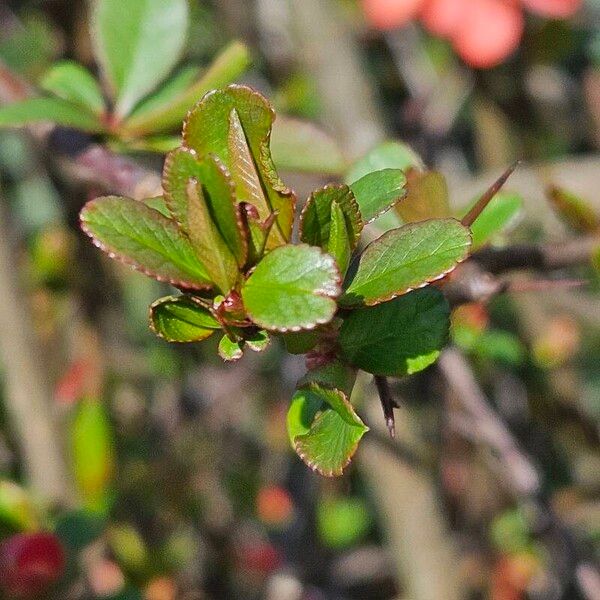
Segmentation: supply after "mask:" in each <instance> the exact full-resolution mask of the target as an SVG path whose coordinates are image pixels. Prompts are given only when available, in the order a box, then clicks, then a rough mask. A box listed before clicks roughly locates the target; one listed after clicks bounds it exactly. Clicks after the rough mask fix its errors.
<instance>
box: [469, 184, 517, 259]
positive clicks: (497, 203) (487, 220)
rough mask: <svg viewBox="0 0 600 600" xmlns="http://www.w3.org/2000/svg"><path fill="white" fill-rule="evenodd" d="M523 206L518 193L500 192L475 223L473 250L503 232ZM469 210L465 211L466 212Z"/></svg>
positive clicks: (473, 228)
mask: <svg viewBox="0 0 600 600" xmlns="http://www.w3.org/2000/svg"><path fill="white" fill-rule="evenodd" d="M522 208H523V199H522V198H521V196H519V195H518V194H511V193H508V192H498V193H497V194H496V195H495V196H494V198H492V200H491V201H490V203H489V204H488V205H487V206H486V207H485V208H484V209H483V211H482V212H481V214H480V215H479V216H478V217H477V219H476V220H475V222H474V223H473V225H471V234H472V236H473V250H475V249H477V248H481V246H484V245H485V244H486V243H487V242H489V241H490V239H492V238H493V237H494V236H495V235H497V234H499V233H502V232H503V231H505V230H506V229H507V228H508V227H510V225H511V223H513V222H514V221H515V220H516V219H517V218H518V216H519V213H520V212H521V210H522ZM467 212H468V210H465V211H464V214H466V213H467Z"/></svg>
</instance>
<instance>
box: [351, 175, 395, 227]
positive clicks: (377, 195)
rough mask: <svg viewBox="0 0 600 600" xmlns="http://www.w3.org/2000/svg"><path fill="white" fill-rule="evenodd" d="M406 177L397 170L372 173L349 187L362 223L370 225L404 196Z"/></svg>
mask: <svg viewBox="0 0 600 600" xmlns="http://www.w3.org/2000/svg"><path fill="white" fill-rule="evenodd" d="M405 187H406V177H405V175H404V173H403V172H402V171H400V170H399V169H382V170H381V171H373V172H372V173H369V174H368V175H365V176H364V177H361V178H360V179H359V180H358V181H355V182H354V183H352V184H351V185H350V189H351V190H352V192H353V193H354V196H355V198H356V201H357V202H358V206H359V208H360V214H361V216H362V220H363V223H365V224H366V223H371V221H374V220H375V219H376V218H377V217H379V216H380V215H382V214H383V213H385V212H387V211H388V210H389V209H390V208H392V207H393V206H394V205H395V204H396V203H397V202H398V201H399V200H401V199H402V198H404V197H405V196H406V189H405Z"/></svg>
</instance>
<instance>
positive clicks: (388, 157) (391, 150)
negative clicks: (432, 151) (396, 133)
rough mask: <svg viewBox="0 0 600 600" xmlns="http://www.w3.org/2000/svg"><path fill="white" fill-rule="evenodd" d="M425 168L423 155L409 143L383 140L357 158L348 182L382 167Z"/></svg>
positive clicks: (349, 173) (347, 178)
mask: <svg viewBox="0 0 600 600" xmlns="http://www.w3.org/2000/svg"><path fill="white" fill-rule="evenodd" d="M423 168H424V165H423V161H422V160H421V157H420V156H419V155H418V154H417V153H416V152H415V151H414V150H413V149H412V148H410V147H409V146H408V145H406V144H403V143H402V142H391V141H389V142H383V143H382V144H379V145H378V146H376V147H375V148H373V149H372V150H371V151H370V152H369V153H367V154H366V155H365V156H364V157H363V158H360V159H359V160H357V161H356V162H355V163H354V164H353V165H352V167H350V169H349V170H348V172H347V173H346V176H345V178H344V180H345V181H346V182H347V183H353V182H355V181H358V180H359V179H361V178H362V177H364V176H365V175H368V174H369V173H372V172H373V171H381V170H382V169H400V170H402V171H405V172H406V171H408V170H409V169H417V170H421V169H423Z"/></svg>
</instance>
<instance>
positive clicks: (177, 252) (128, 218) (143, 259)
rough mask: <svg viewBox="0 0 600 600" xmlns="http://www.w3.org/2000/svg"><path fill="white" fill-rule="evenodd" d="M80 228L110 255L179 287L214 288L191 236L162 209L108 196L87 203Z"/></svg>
mask: <svg viewBox="0 0 600 600" xmlns="http://www.w3.org/2000/svg"><path fill="white" fill-rule="evenodd" d="M80 218H81V227H82V229H83V230H84V231H85V232H86V233H87V234H88V235H89V236H90V237H91V238H92V240H93V242H94V244H95V245H96V246H97V247H98V248H100V249H101V250H103V251H104V252H106V253H107V254H108V255H109V256H110V257H111V258H115V259H117V260H119V261H121V262H123V263H126V264H128V265H131V266H132V267H133V268H134V269H136V270H138V271H141V272H142V273H145V274H146V275H148V276H150V277H153V278H154V279H158V280H159V281H166V282H167V283H170V284H172V285H175V286H178V287H185V288H190V289H205V288H210V287H212V283H211V282H210V279H209V277H208V273H207V271H206V269H205V268H204V266H203V265H202V263H201V262H200V261H199V260H198V258H197V256H196V254H195V252H194V249H193V247H192V245H191V244H190V241H189V240H188V238H187V237H186V236H185V235H183V234H182V233H181V232H180V230H179V228H178V227H177V224H176V223H175V222H174V221H171V220H170V219H167V218H166V217H164V216H163V215H162V214H161V213H160V212H158V211H157V210H154V209H153V208H150V207H148V206H146V205H145V204H144V203H143V202H138V201H137V200H132V199H131V198H120V197H118V196H107V197H104V198H96V199H95V200H92V201H91V202H88V203H87V204H86V205H85V206H84V207H83V209H82V211H81V215H80Z"/></svg>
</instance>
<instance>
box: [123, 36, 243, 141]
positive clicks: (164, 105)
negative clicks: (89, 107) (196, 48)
mask: <svg viewBox="0 0 600 600" xmlns="http://www.w3.org/2000/svg"><path fill="white" fill-rule="evenodd" d="M249 64H250V56H249V52H248V48H246V46H244V44H242V43H240V42H232V43H230V44H229V45H228V46H226V47H225V48H224V49H223V50H222V51H221V52H220V53H219V54H218V55H217V57H216V58H215V59H214V60H213V62H212V64H211V65H210V67H209V68H208V69H207V70H206V71H205V72H204V73H203V74H202V75H201V76H200V78H199V79H198V80H197V81H196V82H195V83H193V84H191V85H190V86H189V87H188V88H187V89H185V90H182V91H181V92H180V93H179V94H178V95H177V96H175V97H172V98H170V95H171V91H172V89H173V87H178V85H179V84H180V83H181V82H182V80H183V75H181V80H179V79H177V81H176V82H174V81H171V82H170V83H167V84H166V87H168V88H169V90H168V91H167V90H165V91H164V92H163V88H161V89H160V90H159V91H158V92H156V95H155V96H151V97H149V98H148V101H147V103H146V101H144V102H142V103H141V104H139V105H138V107H137V108H136V109H135V110H134V111H133V113H132V114H131V115H130V116H129V117H128V119H127V120H126V121H125V123H123V126H122V128H121V130H122V131H123V133H126V134H127V135H130V136H145V135H146V134H148V133H160V132H165V131H169V130H170V129H173V128H175V127H178V126H179V125H180V124H181V122H182V121H183V120H184V118H185V115H186V113H187V111H188V110H189V108H190V106H192V105H193V104H194V103H195V102H197V101H198V98H202V96H204V94H206V93H207V92H208V91H210V90H213V89H217V88H221V87H223V86H225V85H227V84H229V83H231V82H233V81H235V80H236V79H237V78H238V77H239V76H240V75H241V74H242V73H243V72H244V71H245V70H246V69H247V68H248V66H249ZM167 100H169V101H168V102H167ZM159 101H160V102H159ZM163 101H164V102H163Z"/></svg>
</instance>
